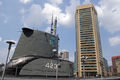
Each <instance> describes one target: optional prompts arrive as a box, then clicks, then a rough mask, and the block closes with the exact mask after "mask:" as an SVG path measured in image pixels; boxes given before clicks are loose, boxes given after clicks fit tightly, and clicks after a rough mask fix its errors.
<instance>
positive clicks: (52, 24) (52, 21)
mask: <svg viewBox="0 0 120 80" xmlns="http://www.w3.org/2000/svg"><path fill="white" fill-rule="evenodd" d="M52 26H53V13H52V19H51V34H53V28H52Z"/></svg>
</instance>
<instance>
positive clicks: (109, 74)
mask: <svg viewBox="0 0 120 80" xmlns="http://www.w3.org/2000/svg"><path fill="white" fill-rule="evenodd" d="M112 75H113V69H112V66H109V67H108V76H112Z"/></svg>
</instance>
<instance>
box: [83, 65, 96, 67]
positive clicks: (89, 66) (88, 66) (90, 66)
mask: <svg viewBox="0 0 120 80" xmlns="http://www.w3.org/2000/svg"><path fill="white" fill-rule="evenodd" d="M82 67H83V66H82ZM84 67H97V66H91V65H90V66H84Z"/></svg>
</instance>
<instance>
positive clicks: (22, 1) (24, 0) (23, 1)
mask: <svg viewBox="0 0 120 80" xmlns="http://www.w3.org/2000/svg"><path fill="white" fill-rule="evenodd" d="M20 2H21V3H24V4H27V3H29V2H31V0H20Z"/></svg>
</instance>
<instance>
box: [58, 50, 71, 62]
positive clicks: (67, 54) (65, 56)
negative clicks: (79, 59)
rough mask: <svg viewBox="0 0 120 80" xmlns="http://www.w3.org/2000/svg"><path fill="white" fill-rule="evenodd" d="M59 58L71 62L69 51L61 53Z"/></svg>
mask: <svg viewBox="0 0 120 80" xmlns="http://www.w3.org/2000/svg"><path fill="white" fill-rule="evenodd" d="M59 56H60V57H61V59H63V60H69V52H68V51H67V50H63V51H61V52H60V53H59Z"/></svg>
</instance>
